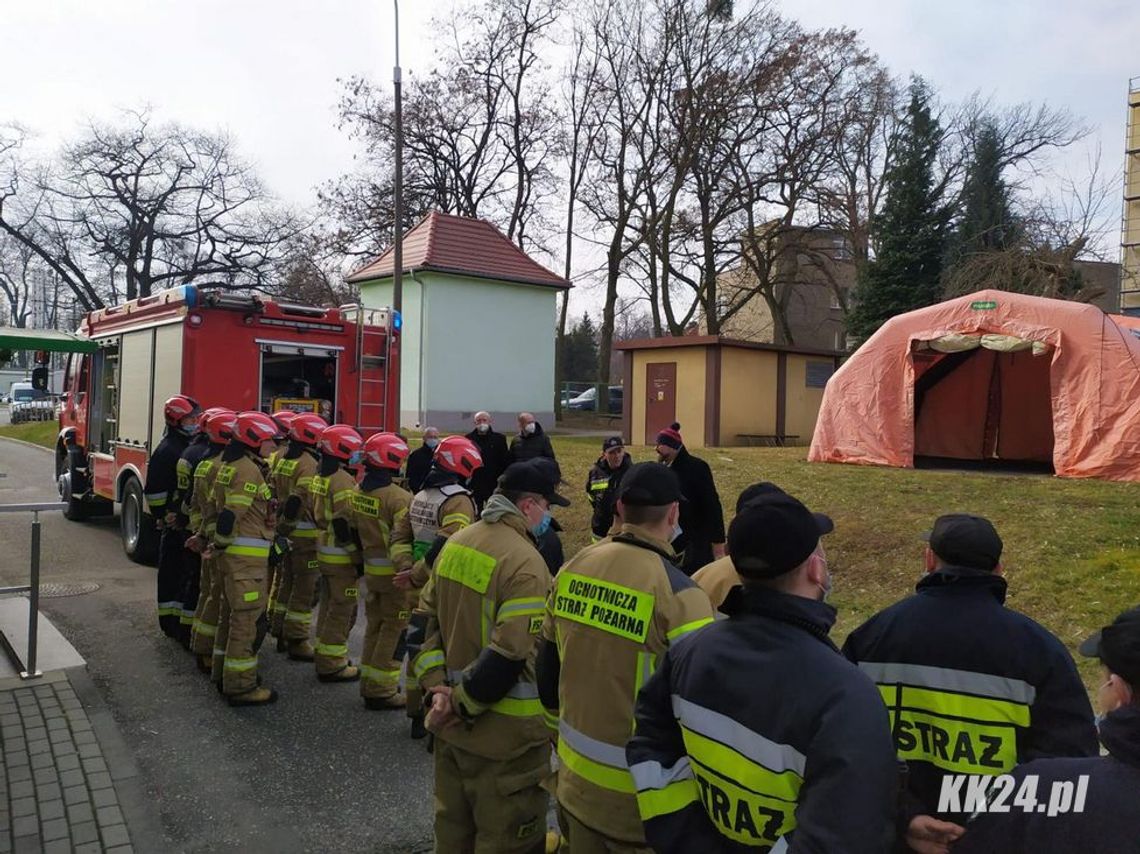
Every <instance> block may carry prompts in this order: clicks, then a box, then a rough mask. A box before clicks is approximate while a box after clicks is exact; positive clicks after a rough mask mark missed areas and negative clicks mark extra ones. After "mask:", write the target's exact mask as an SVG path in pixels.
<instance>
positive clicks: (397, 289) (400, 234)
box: [392, 0, 404, 314]
mask: <svg viewBox="0 0 1140 854" xmlns="http://www.w3.org/2000/svg"><path fill="white" fill-rule="evenodd" d="M392 3H393V5H394V6H395V7H396V66H395V68H393V69H392V82H393V83H394V84H395V86H396V180H395V185H396V186H395V192H396V199H395V204H394V205H393V219H394V220H395V223H394V230H395V232H396V245H395V252H394V253H393V254H394V259H393V260H394V261H395V271H394V274H393V276H392V308H393V309H394V310H395V311H396V312H398V313H401V314H402V313H403V310H404V281H403V274H404V198H403V195H404V116H403V104H402V103H401V97H400V0H392Z"/></svg>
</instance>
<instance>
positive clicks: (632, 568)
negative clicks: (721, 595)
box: [539, 525, 713, 844]
mask: <svg viewBox="0 0 1140 854" xmlns="http://www.w3.org/2000/svg"><path fill="white" fill-rule="evenodd" d="M672 559H673V552H672V551H670V550H669V545H668V543H666V542H664V541H663V540H658V539H655V538H654V537H652V536H651V535H650V534H648V533H646V532H645V530H644V529H643V528H641V527H639V526H636V525H623V526H622V529H621V532H620V533H618V534H615V535H614V537H613V539H611V540H605V541H603V542H600V543H598V544H597V545H593V546H589V547H588V548H586V549H584V550H583V551H581V552H580V553H579V554H577V555H576V556H575V557H574V558H572V559H571V560H570V562H569V563H567V564H566V565H565V566H564V567H563V568H562V570H561V571H560V572H559V573H558V575H557V576H556V577H555V579H554V589H553V590H552V591H551V593H550V597H549V599H548V601H547V605H546V609H545V619H544V621H543V627H542V636H543V639H544V641H545V643H544V644H543V645H542V649H541V651H540V660H539V667H540V679H539V682H540V688H541V689H542V698H543V704H544V705H545V706H547V720H548V723H549V724H550V725H552V726H557V728H558V756H559V759H560V760H561V763H562V766H561V768H560V769H559V772H558V803H559V804H561V805H562V807H563V809H566V810H568V811H569V812H571V813H573V814H574V816H575V817H576V818H577V819H578V820H579V821H581V822H582V823H583V824H585V825H587V826H588V827H591V828H593V829H594V830H596V831H598V832H599V833H602V834H605V835H606V836H609V837H612V838H614V839H619V840H626V841H629V842H631V843H634V844H637V843H640V841H641V840H642V839H643V831H642V828H641V819H640V817H639V816H638V813H637V803H636V801H635V799H634V792H635V789H634V784H633V778H632V777H631V776H630V773H629V767H628V765H627V764H626V760H625V743H626V742H627V741H628V740H629V736H630V733H631V732H632V731H633V704H634V699H635V698H636V697H637V692H638V690H639V689H640V688H641V687H642V686H643V685H645V683H646V682H647V681H648V680H649V677H650V675H651V674H652V673H653V671H654V668H655V667H656V666H657V664H658V662H659V660H660V658H661V656H662V655H664V653H665V651H666V650H667V649H669V647H670V645H671V644H674V643H676V642H677V641H678V640H680V639H681V638H682V637H684V636H685V635H687V634H689V633H690V632H694V631H696V630H697V629H700V628H702V627H704V626H707V625H708V624H709V623H711V622H712V616H713V612H712V608H711V607H710V605H709V600H708V598H707V597H706V596H705V594H704V593H702V592H701V591H700V590H699V589H698V588H697V587H696V585H694V584H693V583H692V581H690V580H689V579H688V578H686V577H685V575H684V574H683V573H682V572H681V571H680V570H679V569H677V568H676V566H674V565H673V563H672Z"/></svg>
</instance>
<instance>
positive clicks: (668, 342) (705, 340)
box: [614, 335, 844, 358]
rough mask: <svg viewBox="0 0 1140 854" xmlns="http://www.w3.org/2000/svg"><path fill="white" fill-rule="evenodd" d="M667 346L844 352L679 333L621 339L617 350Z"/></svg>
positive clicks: (815, 353)
mask: <svg viewBox="0 0 1140 854" xmlns="http://www.w3.org/2000/svg"><path fill="white" fill-rule="evenodd" d="M665 347H741V348H743V349H745V350H770V351H772V352H774V353H797V354H799V355H802V356H826V357H829V358H834V357H836V356H843V355H844V354H843V353H841V352H839V351H837V350H820V349H816V348H812V347H795V346H791V345H787V344H766V343H763V342H759V341H742V340H740V339H738V338H726V337H724V336H723V335H679V336H675V337H664V338H636V339H632V340H630V341H619V342H617V343H615V344H614V349H615V350H656V349H659V348H665Z"/></svg>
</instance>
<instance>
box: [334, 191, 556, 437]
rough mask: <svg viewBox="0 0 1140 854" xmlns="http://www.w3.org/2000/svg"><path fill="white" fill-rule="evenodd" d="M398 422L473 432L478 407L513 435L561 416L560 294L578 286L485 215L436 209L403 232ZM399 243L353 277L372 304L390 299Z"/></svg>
mask: <svg viewBox="0 0 1140 854" xmlns="http://www.w3.org/2000/svg"><path fill="white" fill-rule="evenodd" d="M402 266H403V278H402V281H403V316H402V318H401V321H402V324H403V325H402V341H401V347H400V359H401V363H402V368H401V377H400V378H401V390H400V424H401V426H403V427H420V428H423V427H427V426H429V425H430V426H432V427H438V428H439V429H440V430H444V431H453V432H458V431H462V432H467V431H468V430H470V429H471V426H472V423H471V419H472V416H473V415H474V413H476V412H478V411H479V410H486V411H487V412H489V413H491V415H492V417H493V418H494V421H495V426H496V429H499V430H501V431H502V432H506V433H509V432H511V428H512V426H513V424H514V419H515V416H516V415H518V413H519V412H533V413H534V415H535V417H536V418H537V419H538V421H539V423H541V424H543V425H544V426H548V427H552V426H553V422H554V407H553V402H554V343H555V325H556V320H557V314H556V297H557V295H558V294H559V293H560V292H562V291H564V290H566V289H567V288H569V287H571V285H570V283H569V282H568V281H566V280H565V279H564V278H562V277H561V276H559V275H557V274H556V273H553V272H551V271H550V270H548V269H547V268H546V267H544V266H542V265H541V264H539V263H538V262H537V261H535V260H534V259H533V258H531V257H530V256H529V255H527V254H526V253H525V252H523V251H522V250H521V249H520V248H519V247H518V246H516V245H515V244H514V243H512V242H511V241H510V240H509V239H507V237H506V235H504V234H503V233H502V232H501V231H499V229H497V228H496V227H495V226H494V225H492V224H491V223H489V222H486V221H485V220H481V219H471V218H469V217H461V216H452V215H450V214H444V213H439V212H434V211H433V212H432V213H429V214H428V215H427V216H425V217H424V218H423V219H422V220H420V222H419V223H417V224H416V225H415V227H413V228H412V229H410V230H409V231H408V232H407V233H406V234H405V235H404V243H403V265H402ZM394 273H395V259H394V252H393V249H392V247H389V248H388V250H387V251H385V252H384V253H383V254H382V255H380V257H378V258H376V259H375V260H373V261H370V262H369V263H367V264H365V265H364V266H363V267H360V268H359V269H358V270H356V271H355V272H353V273H351V274H350V275H349V276H348V277H347V280H348V281H349V282H351V283H354V284H356V285H358V286H359V288H360V299H361V302H363V304H364V305H365V306H369V307H381V306H390V305H391V304H392V285H393V283H392V279H393V275H394Z"/></svg>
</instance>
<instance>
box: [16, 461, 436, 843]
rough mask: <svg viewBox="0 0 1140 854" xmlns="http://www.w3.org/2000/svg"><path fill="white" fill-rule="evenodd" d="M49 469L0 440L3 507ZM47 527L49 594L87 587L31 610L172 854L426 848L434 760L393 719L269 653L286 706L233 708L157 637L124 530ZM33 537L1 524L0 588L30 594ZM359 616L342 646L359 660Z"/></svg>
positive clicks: (46, 497) (149, 597)
mask: <svg viewBox="0 0 1140 854" xmlns="http://www.w3.org/2000/svg"><path fill="white" fill-rule="evenodd" d="M51 467H52V459H51V455H50V454H48V453H46V452H44V451H41V450H39V449H36V448H31V447H28V446H24V445H19V444H16V443H13V442H9V441H5V440H3V439H0V475H3V476H0V503H10V502H30V501H52V500H56V498H57V496H56V494H55V489H54V486H53V484H52V482H51V474H52V472H51ZM41 518H42V520H43V534H42V542H43V562H42V582H43V583H51V582H55V583H74V582H81V581H84V582H95V583H97V584H98V585H99V589H98V590H97V591H95V592H93V593H88V594H84V595H78V596H71V597H66V598H43V599H41V600H40V601H41V608H42V610H43V611H44V612H45V613H46V614H47V615H48V616H49V617H50V618H51V620H52V621H53V622H54V623H55V624H56V626H58V627H59V629H60V631H62V632H63V634H64V635H65V636H66V637H67V638H68V640H70V641H71V643H72V644H73V645H74V646H75V647H76V649H78V650H79V652H80V653H81V654H82V655H83V656H84V658H86V659H87V665H88V670H89V673H90V675H91V678H92V679H93V680H94V682H95V683H96V685H97V686H98V687H99V689H100V691H101V692H102V694H103V697H104V700H105V701H106V703H107V705H108V706H109V707H110V708H111V710H112V711H113V713H114V716H115V719H116V722H117V723H118V725H119V728H120V730H121V731H122V733H123V736H124V738H125V739H126V741H127V743H128V744H129V745H130V746H131V748H132V749H133V751H134V754H135V760H136V762H137V764H138V766H139V768H140V769H141V771H142V773H143V775H144V777H145V779H146V787H147V792H148V795H149V797H150V798H151V799H152V801H153V806H154V807H155V808H156V809H157V810H158V811H159V813H160V818H161V822H162V826H163V831H164V834H165V836H166V840H167V843H168V845H169V847H168V849H167V850H169V851H186V852H251V851H253V852H261V851H267V852H268V851H272V852H275V854H276V852H281V854H285V852H340V851H346V852H347V851H354V852H356V851H376V852H419V851H427V850H430V849H431V810H432V795H431V757H430V756H429V755H428V754H427V752H426V751H425V750H424V747H423V742H413V741H411V740H410V739H409V738H408V734H407V733H408V722H407V719H406V718H405V717H404V715H403V714H402V713H399V712H367V711H365V710H364V706H363V703H362V702H361V700H360V697H359V688H358V685H357V684H355V683H353V684H347V685H325V684H322V683H319V682H318V681H317V680H316V678H315V676H314V674H313V669H312V665H311V664H310V665H305V664H302V663H298V662H290V661H288V659H286V658H285V657H284V656H282V655H278V654H277V653H276V652H274V651H273V650H272V648H271V646H270V644H267V645H266V646H265V647H263V649H262V653H261V673H262V678H263V680H264V681H265V683H266V684H268V685H270V686H272V687H274V688H276V689H277V690H278V691H279V693H280V695H281V696H280V699H279V700H278V702H277V703H276V704H275V705H273V706H268V707H262V708H252V709H231V708H230V707H229V706H227V705H226V704H225V702H224V701H223V700H222V698H221V697H220V696H219V695H218V694H217V692H216V691H215V690H214V687H213V685H212V684H210V682H209V680H207V679H206V678H205V677H204V676H202V675H201V674H199V673H198V672H197V670H196V669H195V668H194V663H193V660H192V659H191V657H190V655H189V653H187V652H185V651H184V650H183V649H182V648H181V647H180V646H179V645H177V644H176V643H175V642H174V641H171V640H168V639H167V638H165V637H164V636H163V635H162V634H161V633H160V632H159V631H158V624H157V618H156V616H155V596H154V578H155V571H154V569H152V568H150V567H145V566H139V565H137V564H134V563H131V562H130V561H129V560H127V559H126V557H124V555H123V551H122V547H121V544H120V541H119V532H118V520H117V518H115V519H103V520H96V521H92V522H85V523H74V522H69V521H67V520H66V519H64V518H63V517H62V515H60V514H58V513H48V514H43V515H42V516H41ZM29 522H30V519H29V518H28V517H27V516H23V515H12V514H4V515H0V543H3V544H4V547H3V548H2V549H0V583H3V584H17V583H26V580H24V579H26V578H27V566H28V549H29V534H28V530H29ZM363 625H364V617H363V614H361V615H360V619H359V620H358V621H357V626H356V630H355V631H354V633H353V636H352V638H351V639H350V641H349V647H350V650H351V654H352V657H353V660H358V656H359V651H360V643H361V635H362V632H363Z"/></svg>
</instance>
